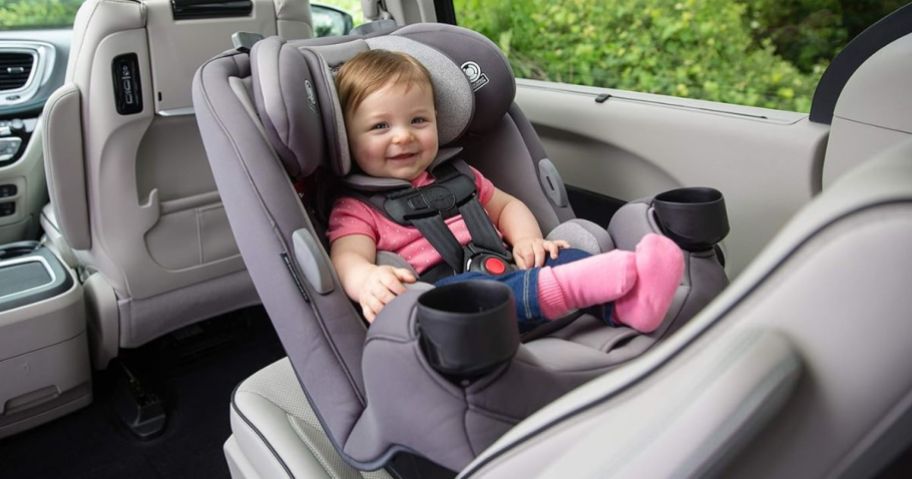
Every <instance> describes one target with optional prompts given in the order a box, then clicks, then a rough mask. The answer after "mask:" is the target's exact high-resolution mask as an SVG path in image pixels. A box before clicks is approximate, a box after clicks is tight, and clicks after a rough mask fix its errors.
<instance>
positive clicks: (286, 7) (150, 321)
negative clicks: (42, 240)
mask: <svg viewBox="0 0 912 479" xmlns="http://www.w3.org/2000/svg"><path fill="white" fill-rule="evenodd" d="M196 3H197V5H191V4H190V2H184V3H183V4H181V3H180V2H173V4H172V2H171V1H169V0H88V1H86V2H85V3H83V4H82V6H81V7H80V9H79V12H78V13H77V15H76V20H75V24H74V26H73V41H72V49H71V51H70V56H69V63H68V65H67V72H66V83H65V84H64V85H63V86H62V87H61V88H60V89H58V90H57V91H56V92H55V93H54V94H53V95H52V96H51V98H50V99H49V100H48V102H47V106H46V108H45V111H44V114H43V116H42V120H41V127H42V129H43V130H44V131H45V132H46V133H45V134H44V135H43V141H44V155H45V167H46V171H47V177H48V189H49V192H50V198H51V203H50V205H48V207H46V208H45V209H44V212H43V214H42V218H41V224H42V227H43V228H44V230H45V233H46V234H47V238H48V240H49V242H50V243H51V244H52V246H53V247H54V248H55V249H57V250H58V251H60V252H61V256H62V257H64V258H66V259H67V260H68V261H69V262H71V263H70V265H71V266H73V267H78V269H79V271H80V275H81V279H82V280H83V281H84V282H85V288H86V297H87V304H88V308H89V313H90V314H89V331H90V336H91V339H92V341H91V344H92V347H93V364H94V365H95V367H97V368H104V367H105V366H106V365H107V363H108V361H109V360H110V359H111V358H112V357H114V356H116V355H117V354H118V351H119V349H120V348H131V347H137V346H139V345H142V344H144V343H146V342H148V341H151V340H152V339H155V338H156V337H159V336H161V335H163V334H166V333H168V332H170V331H173V330H175V329H177V328H179V327H181V326H185V325H187V324H190V323H192V322H195V321H199V320H202V319H206V318H209V317H213V316H216V315H218V314H221V313H224V312H227V311H230V310H233V309H237V308H240V307H244V306H248V305H251V304H256V303H257V302H258V301H259V298H258V297H257V295H256V292H255V290H254V288H253V285H252V283H251V281H250V277H249V275H248V274H247V272H246V271H245V268H244V263H243V260H242V258H241V256H240V254H239V253H238V251H237V246H236V245H235V244H234V241H233V238H232V237H231V233H230V230H229V227H228V221H227V218H226V216H225V212H224V210H223V208H222V205H221V200H220V199H219V195H218V192H217V191H216V187H215V183H214V180H213V179H212V175H211V172H210V170H209V165H208V163H207V161H206V159H205V152H204V151H203V145H202V142H201V140H200V137H199V132H198V129H197V127H196V121H195V120H194V117H193V108H192V102H191V97H190V87H191V81H192V78H193V74H194V73H195V72H196V69H197V68H198V67H199V65H200V64H202V63H203V62H204V61H205V60H207V59H209V58H211V57H212V56H213V55H215V54H217V53H219V52H222V51H225V50H226V49H229V48H231V46H232V43H231V38H230V36H231V34H232V33H233V32H236V31H238V30H248V31H257V32H261V33H263V34H266V35H276V34H278V35H281V36H284V37H286V38H309V37H311V36H312V34H313V30H312V28H311V16H310V15H311V14H310V4H309V2H308V1H307V0H255V1H253V2H236V3H235V4H234V5H228V6H227V7H223V8H221V9H220V8H217V7H218V5H216V6H215V7H216V8H214V9H213V5H207V4H199V2H196Z"/></svg>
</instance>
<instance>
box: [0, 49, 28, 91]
mask: <svg viewBox="0 0 912 479" xmlns="http://www.w3.org/2000/svg"><path fill="white" fill-rule="evenodd" d="M34 65H35V56H34V55H33V54H31V53H19V52H0V91H2V90H15V89H17V88H22V87H24V86H25V84H26V83H28V79H29V76H30V75H31V74H32V67H33V66H34Z"/></svg>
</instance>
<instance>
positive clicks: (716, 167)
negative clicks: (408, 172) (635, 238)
mask: <svg viewBox="0 0 912 479" xmlns="http://www.w3.org/2000/svg"><path fill="white" fill-rule="evenodd" d="M602 93H606V90H604V89H596V88H590V87H583V86H576V85H567V84H557V83H546V82H540V81H534V80H518V81H517V94H516V99H517V103H518V104H519V106H520V107H521V108H522V109H523V112H524V113H525V114H526V116H528V118H529V120H530V121H531V122H532V123H533V125H534V126H535V128H536V130H537V131H538V133H539V135H540V136H541V138H542V141H543V143H544V145H545V149H546V151H548V154H549V155H550V158H551V160H552V161H553V162H554V163H555V164H556V165H557V167H558V169H559V171H560V173H561V175H562V176H563V179H564V181H565V182H566V183H567V184H569V185H571V186H575V187H580V188H584V189H587V190H590V191H594V192H597V193H601V194H603V195H607V196H611V197H615V198H620V199H622V200H633V199H636V198H640V197H644V196H649V195H654V194H656V193H659V192H661V191H664V190H667V189H670V188H677V187H681V186H711V187H714V188H717V189H718V190H720V191H721V192H722V193H723V194H724V195H725V201H726V206H727V208H728V214H729V220H730V223H731V233H730V234H729V236H728V238H727V239H726V241H725V245H724V246H725V251H726V256H727V260H728V262H727V270H728V274H729V275H730V276H731V277H734V276H737V274H738V273H740V271H741V270H742V269H743V268H744V266H745V265H746V264H747V263H748V262H750V261H751V259H752V258H753V257H754V256H756V254H757V253H758V252H759V251H760V249H761V248H762V247H763V245H764V244H765V243H766V242H767V241H768V240H769V239H770V238H772V236H773V235H774V234H775V233H776V231H778V230H779V228H780V227H782V225H783V224H784V223H785V222H786V221H787V220H788V219H789V218H790V217H791V216H792V215H793V214H794V213H795V212H796V211H797V210H798V208H800V207H801V206H802V205H804V204H805V203H807V201H808V200H810V199H811V197H812V196H813V195H814V194H816V193H817V192H819V190H820V174H821V165H822V162H823V155H824V149H825V147H826V139H827V134H828V130H829V128H828V127H827V126H826V125H820V124H817V123H811V122H809V121H808V120H807V115H806V114H801V113H793V112H784V111H778V110H768V109H762V108H752V107H743V106H737V105H728V104H723V103H714V102H707V101H700V100H689V99H682V98H675V97H667V96H662V95H650V94H640V93H633V92H624V91H611V90H608V91H607V93H609V94H611V95H612V96H611V97H610V98H608V99H607V100H605V101H604V102H602V103H599V102H597V101H596V98H597V96H598V95H599V94H602Z"/></svg>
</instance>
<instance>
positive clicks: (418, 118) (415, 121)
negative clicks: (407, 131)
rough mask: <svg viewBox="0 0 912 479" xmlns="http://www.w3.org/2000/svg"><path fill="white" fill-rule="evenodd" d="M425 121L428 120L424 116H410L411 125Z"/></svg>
mask: <svg viewBox="0 0 912 479" xmlns="http://www.w3.org/2000/svg"><path fill="white" fill-rule="evenodd" d="M427 121H428V120H427V118H425V117H423V116H418V117H415V118H412V124H413V125H420V124H422V123H427Z"/></svg>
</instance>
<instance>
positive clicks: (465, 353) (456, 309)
mask: <svg viewBox="0 0 912 479" xmlns="http://www.w3.org/2000/svg"><path fill="white" fill-rule="evenodd" d="M417 314H418V334H419V342H420V344H421V348H422V350H423V352H424V355H425V357H426V358H427V360H428V362H429V363H430V364H431V367H433V368H434V369H435V370H436V371H438V372H440V373H441V374H444V375H446V376H449V377H452V378H456V379H470V378H474V377H477V376H481V375H483V374H485V373H487V372H490V371H492V370H493V369H494V368H496V367H497V366H498V365H500V364H503V363H505V362H507V361H509V360H510V358H512V357H513V355H514V354H516V349H517V348H518V347H519V329H518V328H517V326H516V310H515V303H514V299H513V291H512V290H511V289H510V288H509V287H508V286H506V285H504V284H501V283H498V282H496V281H484V280H473V281H464V282H459V283H453V284H448V285H445V286H440V287H437V288H434V289H432V290H430V291H427V292H425V293H424V294H422V295H421V296H420V297H419V298H418V312H417Z"/></svg>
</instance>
